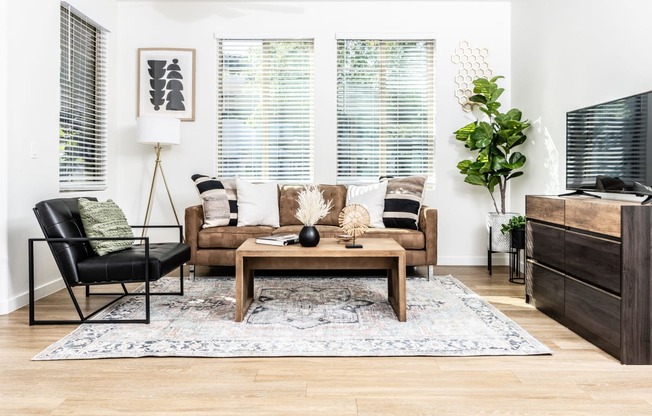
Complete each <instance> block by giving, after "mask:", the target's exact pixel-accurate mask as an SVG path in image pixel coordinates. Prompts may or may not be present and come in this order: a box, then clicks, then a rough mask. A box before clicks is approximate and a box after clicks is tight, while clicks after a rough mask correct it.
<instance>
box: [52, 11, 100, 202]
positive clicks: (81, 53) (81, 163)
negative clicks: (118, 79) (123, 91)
mask: <svg viewBox="0 0 652 416" xmlns="http://www.w3.org/2000/svg"><path fill="white" fill-rule="evenodd" d="M105 37H106V35H105V34H104V33H103V31H102V30H101V29H99V28H97V27H95V26H94V25H93V24H92V23H90V22H88V21H87V20H86V19H84V18H82V17H80V16H79V15H77V14H75V12H74V10H71V8H70V7H69V6H67V5H62V6H61V70H60V77H59V80H60V81H59V84H60V90H61V97H60V100H61V102H60V113H59V188H60V190H61V191H92V190H103V189H105V188H106V105H105V95H106V94H105V86H106V71H105V62H106V40H105Z"/></svg>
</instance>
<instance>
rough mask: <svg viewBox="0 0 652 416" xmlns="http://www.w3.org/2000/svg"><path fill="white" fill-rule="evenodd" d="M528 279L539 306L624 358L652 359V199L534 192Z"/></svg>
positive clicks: (529, 201) (529, 223)
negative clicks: (651, 202) (650, 202)
mask: <svg viewBox="0 0 652 416" xmlns="http://www.w3.org/2000/svg"><path fill="white" fill-rule="evenodd" d="M525 202H526V203H525V205H526V208H525V212H526V217H527V227H526V233H527V237H526V241H527V243H526V259H527V262H526V283H527V292H526V293H527V295H528V298H530V299H533V301H534V305H535V306H536V308H537V309H539V310H540V311H542V312H544V313H545V314H546V315H548V316H550V317H552V318H554V319H555V320H557V321H558V322H560V323H561V324H563V325H565V326H566V327H568V328H569V329H571V330H573V331H574V332H576V333H577V334H579V335H581V336H582V337H584V338H585V339H587V340H588V341H590V342H592V343H593V344H595V345H596V346H598V347H600V348H602V349H603V350H604V351H606V352H608V353H609V354H611V355H613V356H614V357H616V358H618V359H620V362H621V363H623V364H652V274H651V273H652V264H651V261H652V257H651V252H652V206H650V205H641V204H639V203H636V202H626V201H615V200H606V199H594V198H590V197H586V196H584V197H577V196H573V197H553V196H534V195H528V196H526V201H525Z"/></svg>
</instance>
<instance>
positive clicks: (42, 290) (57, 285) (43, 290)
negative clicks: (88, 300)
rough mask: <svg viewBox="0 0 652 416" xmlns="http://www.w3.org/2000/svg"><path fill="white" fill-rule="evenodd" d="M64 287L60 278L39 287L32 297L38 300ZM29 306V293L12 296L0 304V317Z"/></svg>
mask: <svg viewBox="0 0 652 416" xmlns="http://www.w3.org/2000/svg"><path fill="white" fill-rule="evenodd" d="M65 287H66V285H65V284H64V283H63V280H62V279H61V278H58V279H56V280H53V281H51V282H48V283H46V284H44V285H41V286H39V287H37V288H36V290H35V291H34V297H35V298H36V299H37V300H38V299H41V298H44V297H46V296H49V295H51V294H53V293H54V292H58V291H59V290H61V289H63V288H65ZM27 304H29V292H24V293H21V294H20V295H17V296H14V297H13V298H10V299H7V300H6V301H4V302H0V315H7V314H9V313H11V312H13V311H15V310H16V309H20V308H22V307H23V306H25V305H27Z"/></svg>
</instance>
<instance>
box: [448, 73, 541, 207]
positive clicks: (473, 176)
mask: <svg viewBox="0 0 652 416" xmlns="http://www.w3.org/2000/svg"><path fill="white" fill-rule="evenodd" d="M501 78H504V77H503V76H500V75H499V76H495V77H493V78H491V79H486V78H478V79H476V80H474V81H473V86H474V88H473V93H474V95H473V96H471V97H470V98H469V101H471V102H472V103H475V104H476V105H477V108H478V109H479V110H480V111H481V112H482V113H484V115H485V117H483V120H480V119H478V120H476V121H474V122H472V123H469V124H467V125H466V126H464V127H462V128H460V129H459V130H457V131H455V138H456V139H457V140H459V141H462V142H464V146H465V147H466V148H468V149H469V150H471V151H474V152H475V151H477V156H476V157H475V160H468V159H466V160H462V161H461V162H459V163H458V164H457V168H458V169H459V171H460V173H461V174H462V175H465V178H464V182H466V183H470V184H471V185H478V186H482V187H485V188H486V189H487V190H488V191H489V194H490V195H491V199H492V201H493V203H494V207H495V208H496V212H499V213H501V214H504V213H505V194H506V191H507V181H508V180H510V179H513V178H516V177H519V176H521V175H523V171H521V170H519V169H521V168H522V167H523V165H524V164H525V161H526V157H525V156H524V155H523V154H522V153H520V152H517V151H513V150H512V149H513V148H514V147H516V146H518V145H521V144H523V143H524V142H525V140H526V139H527V136H526V135H525V134H524V133H523V131H524V130H526V129H527V128H528V127H530V123H529V122H528V121H527V120H521V118H522V116H523V115H522V113H521V110H518V109H516V108H512V109H511V110H509V111H507V112H506V113H501V112H500V110H499V109H500V106H501V104H500V102H499V101H498V99H499V98H500V96H501V95H502V93H503V92H505V89H504V88H500V87H499V86H498V84H497V83H496V81H498V80H499V79H501ZM496 187H498V191H499V194H500V206H499V205H498V203H497V202H496V198H495V196H494V191H495V189H496Z"/></svg>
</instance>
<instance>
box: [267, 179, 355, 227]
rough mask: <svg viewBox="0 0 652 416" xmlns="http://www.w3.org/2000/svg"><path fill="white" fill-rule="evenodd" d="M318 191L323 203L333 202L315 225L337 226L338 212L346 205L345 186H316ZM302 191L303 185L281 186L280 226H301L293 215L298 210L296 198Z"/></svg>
mask: <svg viewBox="0 0 652 416" xmlns="http://www.w3.org/2000/svg"><path fill="white" fill-rule="evenodd" d="M317 187H318V189H319V190H320V191H321V192H322V195H323V196H324V201H326V202H328V201H329V200H332V201H333V208H331V210H330V212H329V213H328V215H326V216H325V217H324V218H322V219H321V220H319V221H317V225H335V226H337V225H338V221H339V215H340V211H342V208H344V204H345V203H346V186H344V185H318V186H317ZM302 189H303V185H283V186H281V196H280V203H279V204H280V206H279V217H280V224H281V226H284V225H302V224H301V221H299V220H298V219H297V217H296V216H295V215H294V214H295V213H296V212H297V208H299V202H298V201H297V197H298V196H299V192H301V190H302Z"/></svg>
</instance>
